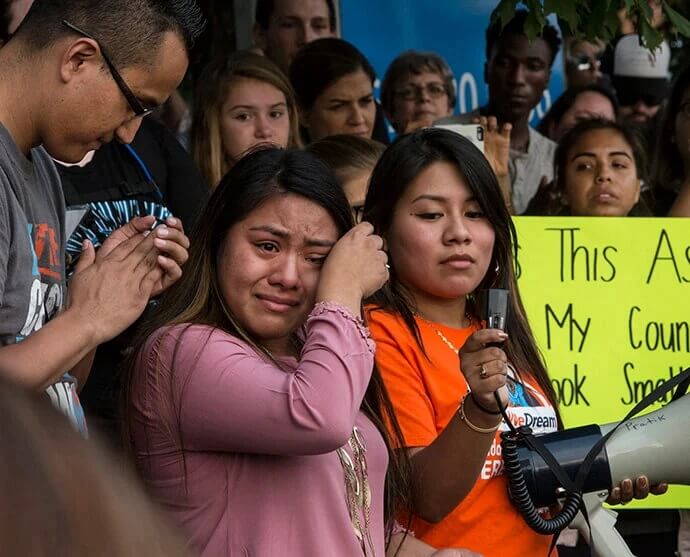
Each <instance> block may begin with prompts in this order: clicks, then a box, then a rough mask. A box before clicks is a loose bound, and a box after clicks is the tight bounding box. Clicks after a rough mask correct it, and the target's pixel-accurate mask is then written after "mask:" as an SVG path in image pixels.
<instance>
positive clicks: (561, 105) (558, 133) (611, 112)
mask: <svg viewBox="0 0 690 557" xmlns="http://www.w3.org/2000/svg"><path fill="white" fill-rule="evenodd" d="M593 118H598V119H600V120H614V121H615V120H616V119H617V118H618V101H617V100H616V97H615V95H614V93H613V91H611V89H609V88H608V87H604V86H602V85H600V84H598V83H590V84H587V85H582V86H578V87H571V88H569V89H567V90H566V91H565V92H564V93H563V94H562V95H561V96H560V97H558V99H556V102H554V103H553V104H552V105H551V108H550V109H549V111H548V112H547V113H546V114H545V115H544V117H543V118H542V120H541V122H540V123H539V126H537V130H538V131H539V133H541V134H543V135H545V136H546V137H548V138H549V139H552V140H553V141H555V142H557V143H558V142H559V141H560V140H561V138H562V137H563V136H564V135H565V133H566V132H568V131H569V130H570V129H572V128H573V127H574V126H575V125H576V124H577V123H578V122H581V121H582V120H590V119H593Z"/></svg>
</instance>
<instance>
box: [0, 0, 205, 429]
mask: <svg viewBox="0 0 690 557" xmlns="http://www.w3.org/2000/svg"><path fill="white" fill-rule="evenodd" d="M202 28H203V19H202V17H201V13H200V11H199V9H198V7H197V6H196V4H195V3H194V1H193V0H169V1H162V0H82V1H80V2H55V1H51V0H36V1H35V3H34V4H33V6H32V8H31V9H30V11H29V13H28V15H27V17H26V19H25V20H24V22H23V23H22V24H21V25H20V26H19V28H18V29H17V31H16V33H15V34H14V36H13V37H12V38H11V39H10V41H9V42H8V43H7V45H6V46H5V47H4V48H2V49H1V50H0V71H1V72H2V76H3V80H2V83H1V84H0V213H1V214H2V216H1V217H0V373H3V374H5V375H7V376H9V377H11V378H12V379H13V380H15V381H17V382H18V383H20V384H23V385H24V386H25V387H27V388H29V389H33V390H40V389H45V388H47V392H48V394H49V395H50V397H51V398H52V399H53V402H55V403H56V405H57V406H59V407H60V408H61V409H62V410H64V411H65V412H66V413H67V414H68V415H69V416H70V418H71V419H72V420H73V423H74V425H75V427H78V428H80V429H82V430H83V429H84V427H85V424H84V423H83V416H82V415H81V411H80V407H79V400H78V396H77V382H78V381H79V382H81V383H83V381H84V379H85V377H86V376H87V375H88V371H89V369H90V366H91V359H92V357H93V351H94V349H95V348H96V346H97V345H99V344H100V343H102V342H104V341H106V340H108V339H110V338H112V337H114V336H115V335H117V334H119V333H120V332H121V331H122V330H124V329H125V328H126V327H127V326H129V325H130V324H131V323H132V322H134V321H135V320H136V319H137V318H138V317H139V315H140V314H141V313H142V311H143V310H144V308H145V306H146V304H147V303H148V300H149V298H150V296H152V295H156V294H157V293H159V292H161V291H163V290H164V289H165V288H167V287H168V286H169V285H170V284H172V283H173V282H174V281H176V280H177V279H178V278H179V277H180V276H181V272H182V271H181V265H182V264H183V263H184V261H185V260H186V259H187V248H188V245H189V241H188V240H187V238H186V236H185V235H184V231H183V228H182V225H181V223H180V221H179V219H168V220H166V221H165V223H164V225H163V226H159V227H157V228H156V230H155V231H154V232H153V233H149V232H150V229H151V227H152V225H153V224H154V222H155V218H153V217H146V218H137V219H133V220H132V221H130V222H129V223H128V224H126V225H125V226H123V227H121V228H119V229H118V230H115V231H114V232H113V233H112V234H111V236H110V237H109V239H108V240H107V241H106V242H105V243H104V245H103V247H102V248H101V249H100V250H99V252H98V255H96V253H95V251H94V247H93V244H91V243H89V242H85V244H84V246H83V251H82V253H81V256H80V258H79V259H80V260H79V263H78V265H77V267H76V271H75V273H74V276H73V277H72V279H71V282H70V289H69V296H67V292H66V290H65V257H64V253H65V242H66V239H67V236H68V234H69V231H68V230H66V216H65V210H64V201H63V197H62V191H61V186H60V181H59V178H58V175H57V172H56V170H55V166H54V164H53V162H52V160H51V158H50V156H52V157H54V158H56V159H58V160H61V161H65V162H78V161H81V160H82V159H83V157H84V155H86V153H87V152H89V151H92V150H94V149H98V148H99V147H100V146H101V145H103V144H105V143H109V142H110V141H112V140H114V139H116V140H118V141H120V142H122V143H125V144H126V143H129V142H130V141H131V140H132V139H133V137H134V134H135V133H136V132H137V130H138V128H139V126H140V124H141V120H142V117H143V116H145V115H146V114H147V113H148V112H150V110H151V109H152V108H153V107H155V106H157V105H159V104H160V103H162V102H163V101H165V99H166V98H167V97H168V96H169V95H170V93H171V92H172V91H173V90H174V89H175V88H176V87H177V85H178V84H179V82H180V81H181V80H182V77H183V76H184V73H185V72H186V69H187V65H188V54H187V53H188V49H189V48H190V47H191V45H192V43H193V41H194V40H195V39H196V37H197V36H198V35H199V33H200V31H201V29H202ZM67 372H71V375H70V374H69V373H67ZM75 377H76V379H75Z"/></svg>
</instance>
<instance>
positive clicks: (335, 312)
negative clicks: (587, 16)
mask: <svg viewBox="0 0 690 557" xmlns="http://www.w3.org/2000/svg"><path fill="white" fill-rule="evenodd" d="M4 8H5V13H4V19H3V25H4V27H5V29H4V30H3V31H4V33H3V37H2V42H3V44H2V48H0V70H1V71H2V73H3V78H4V79H3V81H2V83H0V184H1V188H0V212H1V213H2V217H1V218H0V416H2V417H3V423H4V427H5V429H6V433H3V435H2V436H0V452H2V454H3V459H4V461H7V462H8V463H10V464H8V465H7V466H3V469H2V471H1V472H0V486H3V493H4V494H5V501H6V505H4V507H5V508H3V510H2V511H0V516H2V520H0V536H1V539H2V540H3V542H4V546H5V547H7V548H10V549H11V554H16V555H19V554H22V555H43V554H45V552H46V551H53V553H56V554H64V555H93V554H98V553H99V548H101V549H102V548H103V547H108V551H107V552H106V553H108V554H112V555H116V556H119V555H122V556H124V555H134V554H137V555H138V554H145V555H149V554H150V555H158V554H161V555H162V554H166V555H178V554H179V555H183V554H184V555H187V554H189V555H202V556H223V555H228V556H230V555H256V556H268V555H280V556H305V555H309V556H312V555H313V556H316V555H343V556H345V555H347V556H356V555H364V556H367V557H372V556H378V557H382V556H384V555H398V556H400V557H416V556H432V555H433V556H435V557H453V556H456V557H463V556H464V557H472V556H477V555H486V556H487V557H490V556H499V555H500V556H507V557H510V556H516V557H517V556H524V555H530V556H539V555H543V556H547V555H549V551H550V549H549V548H550V545H551V538H550V537H548V536H544V535H541V534H538V533H536V532H535V531H533V530H532V529H531V528H530V527H529V526H528V525H527V523H526V522H525V520H524V519H523V518H522V516H521V515H520V513H519V512H518V510H517V509H516V508H515V506H514V505H513V504H512V502H511V500H510V497H509V493H508V485H507V479H506V477H505V475H504V474H503V466H502V458H501V445H500V439H501V437H500V435H501V432H504V431H506V430H508V429H509V425H508V424H507V423H506V422H505V421H504V419H505V418H504V416H503V415H502V413H501V410H502V409H503V407H505V408H507V410H508V412H507V414H506V415H507V416H508V417H509V419H510V420H511V421H513V420H515V423H518V422H520V421H522V422H524V421H525V419H526V418H527V417H529V416H539V418H540V419H539V420H538V423H540V424H543V427H541V428H537V429H538V430H537V431H535V432H536V433H548V432H553V431H556V430H558V429H559V428H562V422H561V418H560V414H559V409H558V400H557V397H556V394H555V392H554V389H553V386H552V383H551V381H550V379H549V375H548V370H547V369H546V367H545V364H544V362H543V360H542V358H541V355H540V353H539V350H538V348H537V345H536V342H535V339H534V335H533V334H532V331H531V329H530V325H529V322H528V320H527V316H526V315H525V311H524V308H523V305H522V302H521V299H520V293H519V289H518V286H517V279H516V273H515V269H514V256H515V253H516V250H517V236H516V230H515V227H514V225H513V221H512V218H511V217H512V216H513V215H522V214H526V215H542V216H549V215H562V216H567V215H573V216H617V217H624V216H636V215H639V216H671V217H690V67H689V68H686V69H680V70H679V71H678V72H677V75H676V77H675V79H674V80H673V81H671V80H670V77H669V62H670V52H669V47H668V44H667V43H666V42H665V43H663V45H662V47H661V48H660V49H659V50H658V51H657V52H656V53H654V54H653V55H651V54H650V52H649V51H648V50H647V49H646V48H645V47H644V46H641V44H640V40H639V36H638V35H637V34H636V31H635V29H634V28H633V29H626V30H627V31H628V33H627V34H624V35H622V36H621V37H620V38H619V39H617V40H616V41H615V42H614V43H612V44H604V43H603V42H600V41H597V42H587V41H583V40H580V39H574V38H569V37H561V36H560V34H559V32H558V30H557V29H556V28H555V27H554V26H553V25H551V24H549V23H547V24H546V25H545V27H544V29H543V30H542V32H541V33H540V35H539V36H538V37H537V38H536V39H534V40H532V41H530V40H529V39H528V37H527V31H526V30H525V23H526V20H527V12H526V11H525V10H524V9H520V10H517V11H516V12H515V15H514V17H513V18H512V19H511V20H510V21H509V22H506V25H505V26H502V25H501V24H500V23H499V22H495V23H492V24H488V27H487V30H486V65H485V80H486V84H487V88H488V101H487V103H486V105H484V106H482V107H479V108H477V109H476V110H473V111H472V112H470V113H466V114H455V107H456V104H457V103H456V100H457V99H456V81H455V78H454V75H453V72H452V70H451V67H450V66H449V64H448V63H447V62H446V61H445V60H444V59H443V57H442V56H440V55H439V54H437V53H434V52H427V51H417V50H408V51H405V52H402V53H401V54H400V55H398V56H397V57H396V58H395V59H394V60H392V61H391V63H390V65H389V67H388V69H387V70H386V72H385V74H384V76H383V78H382V82H381V95H380V100H378V99H376V98H375V91H374V84H375V82H376V79H377V76H376V73H375V71H374V69H373V67H372V65H371V64H370V62H369V61H368V60H367V57H366V53H363V52H361V51H360V50H359V49H358V48H357V47H356V46H355V45H353V44H351V43H350V42H348V41H347V40H345V39H343V38H340V37H338V36H337V28H338V26H337V21H336V11H335V7H334V4H333V0H258V1H257V2H256V14H255V16H256V17H255V25H254V29H253V37H254V41H255V48H254V49H252V50H251V51H238V52H233V53H223V54H216V56H215V57H214V58H213V59H212V60H210V62H209V63H208V64H207V65H206V66H205V67H204V68H203V70H202V71H201V72H200V73H199V75H198V79H197V82H196V87H195V90H194V95H193V102H192V103H191V104H190V108H189V114H188V116H189V118H191V125H188V123H187V124H185V123H184V121H185V120H188V119H189V118H172V119H167V118H163V117H162V116H161V107H162V105H164V104H165V103H166V101H168V99H169V98H171V96H173V98H175V102H176V103H179V102H181V101H180V98H181V97H180V96H179V94H178V93H176V90H177V88H178V87H179V86H180V83H181V81H182V79H183V77H184V75H185V73H186V71H187V69H188V65H189V59H190V58H189V55H190V51H191V49H192V48H193V46H194V44H195V43H196V42H197V41H198V39H199V37H200V36H201V34H202V33H203V32H204V27H205V21H204V17H203V14H202V11H201V10H200V8H199V7H198V6H197V5H196V3H195V1H194V0H167V1H163V0H79V1H76V0H75V1H69V2H58V1H55V0H34V1H33V2H31V1H26V0H14V1H10V2H6V3H5V5H4ZM626 25H629V22H627V21H624V20H623V21H622V22H621V28H622V29H624V28H626ZM561 47H563V49H564V59H565V65H566V66H565V73H566V78H567V88H566V90H565V91H564V92H563V94H562V95H561V96H560V97H559V98H558V99H556V100H555V102H554V103H553V105H552V106H551V108H550V110H549V112H548V113H547V114H546V115H545V117H544V118H543V119H542V121H541V123H540V125H539V127H538V128H533V127H532V126H531V125H530V122H531V115H532V112H533V110H534V109H535V107H536V106H537V104H538V103H539V102H540V100H541V99H542V96H543V94H544V91H545V89H546V88H547V87H548V85H549V80H550V77H551V72H552V67H553V65H554V63H555V60H556V57H557V54H558V53H559V51H560V49H561ZM607 57H608V58H609V59H610V60H611V62H612V63H611V64H610V66H611V67H610V70H611V72H610V73H607V72H606V71H605V70H607V69H609V68H608V67H605V66H606V65H605V64H604V63H603V61H604V60H605V59H606V58H607ZM183 107H184V105H183ZM183 109H184V108H183ZM457 124H474V125H477V126H481V127H482V128H483V149H484V152H482V151H481V150H480V149H478V148H477V147H476V146H475V145H474V144H473V142H472V141H470V140H469V139H467V138H466V137H463V136H462V135H461V134H459V133H456V132H455V131H452V129H448V128H449V127H450V128H453V126H455V125H457ZM389 125H390V127H391V128H392V130H393V133H392V135H393V136H394V137H391V135H389ZM651 138H654V139H655V140H654V141H652V140H651ZM496 287H500V288H504V289H506V290H507V291H508V293H509V310H508V316H509V318H508V319H507V321H506V323H505V327H504V328H502V329H497V328H489V327H488V326H487V323H486V320H485V318H484V317H485V316H484V315H483V311H482V308H483V307H484V305H485V298H486V291H487V289H490V288H496ZM41 399H46V404H41ZM48 401H50V402H51V403H52V406H53V407H54V410H55V411H54V410H53V409H51V408H48V407H47V406H48V404H47V402H48ZM61 414H62V415H64V416H65V417H66V418H67V419H64V418H63V417H61ZM68 423H69V424H71V426H72V427H71V428H69V427H67V424H68ZM94 438H95V439H94ZM101 442H103V443H104V445H107V447H105V448H102V447H101V446H100V444H101ZM62 453H64V457H65V459H64V461H63V459H62V456H61V455H62ZM120 459H123V460H124V461H126V462H127V463H128V464H129V467H131V470H127V471H123V470H121V469H120V468H121V466H120V465H119V463H120ZM75 475H76V478H75ZM133 476H136V478H137V479H135V477H133ZM138 482H140V483H141V485H142V486H143V489H142V488H141V487H140V486H139V485H137V483H138ZM666 489H667V486H666V485H665V484H659V485H649V482H648V481H647V478H645V477H644V476H640V477H637V478H629V479H626V480H624V481H622V482H621V483H620V484H619V485H616V486H612V488H611V491H610V494H609V499H608V502H609V503H612V504H617V503H627V502H629V501H631V500H632V499H633V498H637V499H641V498H645V497H647V496H648V495H649V494H650V493H652V494H661V493H664V492H665V491H666ZM76 493H78V496H76V495H75V494H76ZM46 494H47V495H46ZM552 510H553V509H551V510H548V509H544V510H543V512H544V514H545V515H547V514H548V513H549V512H551V511H552ZM27 513H29V514H31V516H32V517H34V518H35V519H34V520H33V521H32V522H31V523H29V522H27V521H26V520H25V518H22V517H23V516H25V515H26V514H27ZM85 525H88V527H87V526H85ZM681 529H682V528H681ZM571 538H572V536H571ZM571 541H572V539H571ZM562 542H563V544H562V545H561V546H559V548H560V551H562V554H563V555H565V554H568V555H577V553H575V551H577V548H570V549H566V548H565V545H571V546H572V545H574V544H573V543H570V542H568V541H567V540H566V539H565V537H564V538H563V540H562ZM99 544H100V545H99ZM56 546H61V549H60V551H61V552H62V553H60V552H57V550H56V549H55V548H56ZM657 549H658V547H657ZM568 551H570V553H568ZM552 554H556V553H555V551H554V553H552Z"/></svg>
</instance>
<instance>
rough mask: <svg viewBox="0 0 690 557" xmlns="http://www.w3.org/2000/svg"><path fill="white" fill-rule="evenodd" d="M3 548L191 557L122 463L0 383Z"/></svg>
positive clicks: (46, 407)
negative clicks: (123, 467) (126, 471)
mask: <svg viewBox="0 0 690 557" xmlns="http://www.w3.org/2000/svg"><path fill="white" fill-rule="evenodd" d="M0 421H2V435H0V460H2V467H0V491H2V505H0V544H1V545H2V552H3V554H4V555H21V556H23V557H44V556H46V555H51V556H53V557H92V556H93V555H102V556H107V557H131V556H133V555H146V556H147V557H149V556H150V557H183V556H185V555H186V556H188V557H190V556H191V554H189V553H187V552H186V551H185V550H184V545H183V543H182V542H181V540H178V538H177V536H176V535H175V534H174V533H173V531H172V529H171V528H170V527H169V526H168V525H167V523H166V522H165V521H164V520H163V518H162V517H161V516H160V515H159V511H158V509H156V508H154V505H153V504H152V503H151V502H150V501H149V498H148V497H147V496H146V495H145V494H144V492H143V491H142V490H141V488H140V485H139V483H138V482H136V480H135V479H134V478H132V477H130V476H129V475H128V474H125V473H124V471H123V470H122V468H121V466H119V465H118V463H119V459H118V458H116V457H115V456H114V455H112V454H110V453H109V452H106V451H105V450H103V449H102V448H101V447H100V446H99V445H98V443H97V442H96V441H94V440H91V441H86V440H84V439H83V438H82V437H81V436H80V435H79V434H77V433H76V432H75V431H73V430H72V428H71V427H70V426H69V424H68V422H67V421H65V420H64V419H62V418H61V417H60V416H59V415H58V414H57V412H56V411H55V410H54V409H53V408H52V407H51V405H50V403H49V402H48V401H47V399H41V398H34V397H32V396H30V395H29V394H28V393H27V392H25V391H21V390H19V389H18V388H17V387H16V386H15V385H11V384H10V383H8V382H7V381H6V380H5V379H3V378H0Z"/></svg>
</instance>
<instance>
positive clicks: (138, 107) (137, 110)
mask: <svg viewBox="0 0 690 557" xmlns="http://www.w3.org/2000/svg"><path fill="white" fill-rule="evenodd" d="M62 24H63V25H65V26H66V27H69V28H70V29H71V30H72V31H74V32H75V33H77V34H79V35H81V36H83V37H86V38H87V39H91V40H92V41H95V42H96V44H97V45H98V48H100V49H101V56H103V60H104V61H105V63H106V65H107V66H108V69H109V70H110V75H112V76H113V81H114V82H115V83H116V84H117V86H118V87H119V89H120V91H122V94H123V95H124V97H125V99H127V102H128V103H129V106H130V107H131V108H132V110H133V111H134V114H135V117H138V116H142V117H143V116H148V115H149V114H151V113H152V112H153V111H154V110H155V109H156V108H158V107H152V108H146V107H145V106H144V105H143V104H142V103H141V101H140V100H139V99H137V97H136V95H135V94H134V93H132V90H131V89H130V88H129V87H128V86H127V84H126V83H125V80H124V79H122V76H121V75H120V72H118V71H117V70H116V69H115V66H114V65H113V63H112V62H111V61H110V58H109V57H108V55H107V54H106V53H105V49H104V48H103V45H101V43H100V42H99V41H98V39H97V38H95V37H94V36H92V35H90V34H89V33H87V32H86V31H82V30H81V29H79V27H76V26H75V25H72V24H71V23H70V22H69V21H67V20H65V19H63V20H62Z"/></svg>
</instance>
